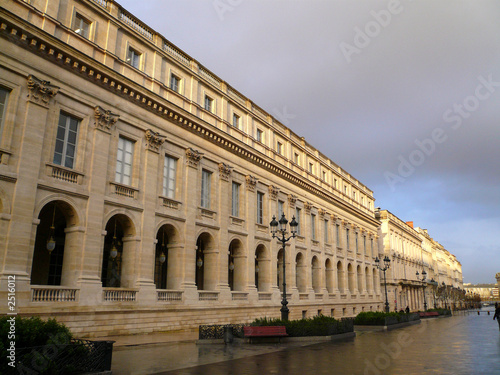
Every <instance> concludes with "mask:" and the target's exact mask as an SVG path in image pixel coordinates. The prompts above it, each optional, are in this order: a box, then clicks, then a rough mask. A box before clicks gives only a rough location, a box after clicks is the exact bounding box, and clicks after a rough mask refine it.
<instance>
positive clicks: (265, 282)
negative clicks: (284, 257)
mask: <svg viewBox="0 0 500 375" xmlns="http://www.w3.org/2000/svg"><path fill="white" fill-rule="evenodd" d="M254 271H255V287H256V288H257V291H259V292H267V291H269V290H270V289H271V258H270V257H269V250H268V249H267V247H266V246H265V245H264V244H259V245H258V246H257V248H256V249H255V267H254Z"/></svg>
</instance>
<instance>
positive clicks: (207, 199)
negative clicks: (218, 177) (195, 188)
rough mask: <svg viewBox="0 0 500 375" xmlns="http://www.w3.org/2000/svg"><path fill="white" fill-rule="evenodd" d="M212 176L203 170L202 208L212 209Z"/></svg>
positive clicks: (209, 172) (206, 170)
mask: <svg viewBox="0 0 500 375" xmlns="http://www.w3.org/2000/svg"><path fill="white" fill-rule="evenodd" d="M212 175H213V173H212V172H211V171H209V170H208V169H202V170H201V199H200V207H202V208H206V209H210V208H211V199H212Z"/></svg>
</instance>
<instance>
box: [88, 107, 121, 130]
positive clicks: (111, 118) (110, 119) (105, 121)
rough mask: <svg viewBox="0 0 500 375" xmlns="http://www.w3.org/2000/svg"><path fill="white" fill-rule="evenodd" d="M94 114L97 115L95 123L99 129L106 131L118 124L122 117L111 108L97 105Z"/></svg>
mask: <svg viewBox="0 0 500 375" xmlns="http://www.w3.org/2000/svg"><path fill="white" fill-rule="evenodd" d="M94 115H95V123H94V125H95V127H96V128H97V129H99V130H103V131H106V132H110V131H111V128H112V127H113V126H114V125H115V124H116V122H117V121H118V119H119V118H120V116H119V115H116V114H114V113H111V111H110V110H107V109H104V108H102V107H100V106H96V107H95V108H94Z"/></svg>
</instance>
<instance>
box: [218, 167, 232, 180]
mask: <svg viewBox="0 0 500 375" xmlns="http://www.w3.org/2000/svg"><path fill="white" fill-rule="evenodd" d="M232 169H233V167H231V166H229V165H228V164H226V163H220V164H219V177H220V179H221V180H224V181H229V176H231V172H232Z"/></svg>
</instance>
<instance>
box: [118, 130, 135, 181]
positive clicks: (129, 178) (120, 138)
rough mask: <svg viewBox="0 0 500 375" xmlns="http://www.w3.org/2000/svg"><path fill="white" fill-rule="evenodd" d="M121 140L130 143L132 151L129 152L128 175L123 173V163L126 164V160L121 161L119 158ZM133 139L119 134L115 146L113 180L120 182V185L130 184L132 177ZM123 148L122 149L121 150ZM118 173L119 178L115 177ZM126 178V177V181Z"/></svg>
mask: <svg viewBox="0 0 500 375" xmlns="http://www.w3.org/2000/svg"><path fill="white" fill-rule="evenodd" d="M121 140H123V141H124V142H129V144H130V145H132V152H131V153H130V155H131V156H130V175H128V176H127V175H125V174H124V169H125V165H126V162H124V161H121V160H120V159H119V157H118V156H119V153H120V141H121ZM135 143H136V142H135V141H134V140H132V139H130V138H127V137H125V136H123V135H119V136H118V145H117V147H116V150H117V151H116V167H115V180H114V181H115V182H116V183H117V184H122V185H127V186H132V177H133V172H134V151H135ZM123 151H124V150H122V152H123ZM118 162H120V163H121V166H122V167H121V170H120V171H118ZM118 173H119V175H120V179H117V174H118ZM126 178H128V180H127V181H125V180H126Z"/></svg>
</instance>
